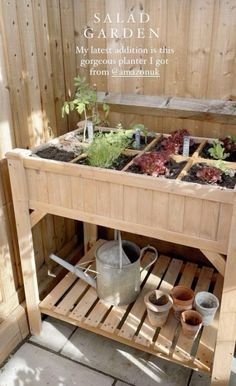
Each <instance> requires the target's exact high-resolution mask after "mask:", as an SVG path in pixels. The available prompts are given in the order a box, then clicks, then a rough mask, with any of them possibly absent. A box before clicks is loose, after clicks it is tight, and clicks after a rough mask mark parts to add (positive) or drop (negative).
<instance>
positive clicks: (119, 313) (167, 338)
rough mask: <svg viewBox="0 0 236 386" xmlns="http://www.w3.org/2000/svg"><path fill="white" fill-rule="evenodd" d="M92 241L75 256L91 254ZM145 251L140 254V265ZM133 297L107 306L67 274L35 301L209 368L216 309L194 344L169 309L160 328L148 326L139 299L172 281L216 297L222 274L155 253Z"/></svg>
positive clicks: (63, 315) (67, 318) (166, 355)
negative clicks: (128, 302) (128, 301)
mask: <svg viewBox="0 0 236 386" xmlns="http://www.w3.org/2000/svg"><path fill="white" fill-rule="evenodd" d="M103 242H104V241H103V240H99V241H98V242H97V243H96V245H94V247H93V248H92V249H91V250H90V251H89V252H88V253H87V254H86V255H85V256H84V257H83V259H81V260H80V263H81V262H84V263H85V264H86V262H87V261H90V260H91V258H93V257H94V251H95V250H96V248H97V247H98V246H99V245H100V244H101V243H103ZM149 257H150V256H149V254H148V253H147V254H146V255H145V256H144V257H143V259H142V265H145V263H146V261H147V260H148V259H149ZM141 281H142V289H141V292H140V295H139V297H138V299H137V300H136V301H135V303H133V304H132V305H129V306H123V307H112V306H109V305H106V304H104V303H103V302H102V301H101V300H99V298H98V297H97V294H96V291H95V290H94V288H92V287H90V286H89V285H87V284H86V283H85V282H84V281H82V280H80V279H78V278H77V277H76V276H75V275H74V274H72V273H70V272H69V273H68V274H67V275H66V276H65V277H64V278H63V280H62V281H61V282H60V283H59V284H58V285H57V286H56V287H55V288H54V289H53V290H52V291H51V292H50V293H49V294H48V295H47V297H46V298H45V299H44V300H43V301H42V302H41V303H40V309H41V312H42V313H44V314H47V315H51V316H53V317H55V318H58V319H61V320H64V321H66V322H69V323H72V324H74V325H76V326H79V327H82V328H85V329H87V330H90V331H92V332H95V333H96V334H100V335H103V336H106V337H109V338H111V339H114V340H116V341H119V342H122V343H125V344H127V345H129V346H132V347H135V348H137V349H141V350H143V351H146V352H149V353H151V354H154V355H156V356H161V357H164V358H166V359H169V360H171V361H175V362H177V363H180V364H182V365H184V366H187V367H190V368H192V369H195V370H201V371H207V372H209V371H211V366H212V363H213V356H214V348H215V341H216V334H217V328H218V316H219V311H218V313H217V315H216V317H215V320H214V323H213V324H212V325H211V326H208V327H204V328H202V330H201V331H200V333H199V336H198V339H196V341H195V342H194V343H193V342H192V341H191V340H188V339H187V338H185V337H184V336H183V335H182V331H181V327H180V325H179V323H178V322H177V320H176V319H175V318H174V316H173V313H172V312H171V313H170V314H169V317H168V320H167V323H166V325H165V326H163V327H162V328H161V329H155V328H154V327H152V326H151V325H150V324H149V322H148V320H147V316H146V307H145V304H144V301H143V298H144V296H145V294H146V293H147V291H150V290H152V289H155V288H160V289H162V290H167V291H170V290H171V288H172V287H173V286H174V285H177V284H183V285H187V286H191V287H192V288H193V289H194V290H195V292H198V291H203V290H209V291H211V292H213V293H214V294H215V295H216V296H218V297H219V298H220V297H221V292H222V286H223V278H222V276H221V275H220V274H218V273H216V272H215V271H214V270H213V269H212V268H209V267H201V268H200V267H198V266H197V265H196V264H193V263H188V262H187V263H186V262H184V261H182V260H179V259H173V258H172V259H171V258H170V257H168V256H163V255H161V256H159V258H158V260H157V262H156V264H155V266H154V267H153V268H151V269H150V270H149V271H143V272H142V276H141Z"/></svg>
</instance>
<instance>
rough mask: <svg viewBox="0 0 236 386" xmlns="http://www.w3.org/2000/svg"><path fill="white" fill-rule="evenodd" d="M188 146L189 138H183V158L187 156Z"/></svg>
mask: <svg viewBox="0 0 236 386" xmlns="http://www.w3.org/2000/svg"><path fill="white" fill-rule="evenodd" d="M189 146H190V138H189V136H184V143H183V156H185V157H188V156H189Z"/></svg>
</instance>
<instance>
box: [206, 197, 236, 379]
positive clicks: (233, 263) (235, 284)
mask: <svg viewBox="0 0 236 386" xmlns="http://www.w3.org/2000/svg"><path fill="white" fill-rule="evenodd" d="M235 229H236V200H235V202H234V209H233V217H232V224H231V231H230V240H229V248H228V254H227V260H226V268H225V277H224V286H223V293H222V300H221V310H220V317H219V328H218V334H217V340H216V348H215V356H214V363H213V369H212V383H211V385H212V386H226V385H228V382H229V376H230V371H231V365H232V358H233V353H234V346H235V340H236V301H235V299H236V280H235V272H236V238H235Z"/></svg>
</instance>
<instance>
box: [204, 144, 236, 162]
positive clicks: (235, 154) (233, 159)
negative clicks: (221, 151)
mask: <svg viewBox="0 0 236 386" xmlns="http://www.w3.org/2000/svg"><path fill="white" fill-rule="evenodd" d="M211 147H212V145H211V144H210V143H206V144H205V146H204V147H203V149H202V151H201V153H200V154H199V156H200V157H202V158H207V159H214V158H213V157H212V156H211V155H210V154H209V153H208V150H209V149H210V148H211ZM226 153H227V150H226ZM224 161H228V162H236V152H233V153H232V154H230V156H229V157H227V158H225V159H224Z"/></svg>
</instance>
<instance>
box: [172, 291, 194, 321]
mask: <svg viewBox="0 0 236 386" xmlns="http://www.w3.org/2000/svg"><path fill="white" fill-rule="evenodd" d="M171 296H172V298H173V303H174V304H173V308H174V312H175V317H176V319H178V320H180V315H181V312H183V311H186V310H191V309H192V306H193V298H194V292H193V290H192V289H191V288H188V287H185V286H183V285H177V286H176V287H174V288H173V289H172V291H171Z"/></svg>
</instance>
